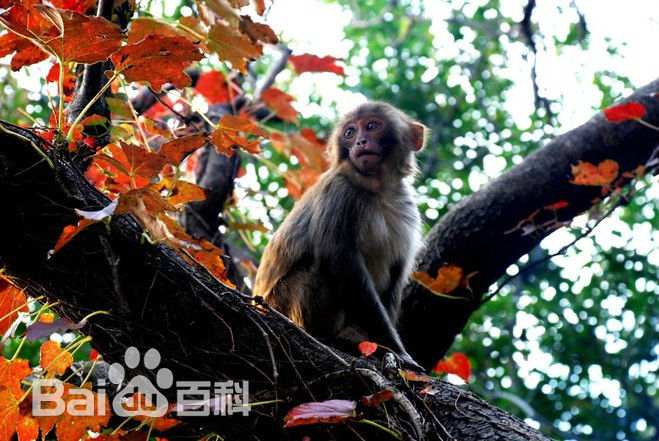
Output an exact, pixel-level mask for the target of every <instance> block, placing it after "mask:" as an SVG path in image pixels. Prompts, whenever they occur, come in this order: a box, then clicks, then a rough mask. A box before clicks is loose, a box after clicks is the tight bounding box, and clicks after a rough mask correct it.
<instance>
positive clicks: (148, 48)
mask: <svg viewBox="0 0 659 441" xmlns="http://www.w3.org/2000/svg"><path fill="white" fill-rule="evenodd" d="M110 58H111V59H112V62H113V63H114V67H115V69H116V70H117V71H119V70H120V71H121V72H122V73H123V75H124V77H126V80H128V81H147V82H149V84H151V87H152V88H153V89H154V90H156V91H159V90H160V89H161V88H162V86H163V85H164V84H165V83H171V84H172V85H173V86H174V87H176V88H178V89H183V88H184V87H187V86H189V85H190V77H189V76H188V74H187V73H185V72H183V69H185V68H186V67H188V66H189V65H190V63H192V62H194V61H199V60H201V59H202V58H203V56H202V55H201V53H199V50H198V49H197V46H195V44H193V43H192V42H191V41H190V40H188V39H187V38H185V37H165V36H162V35H147V36H146V37H144V39H142V40H140V41H138V42H137V43H133V44H129V45H126V46H122V47H121V48H120V49H119V50H118V51H117V52H115V53H114V54H113V55H112V57H110Z"/></svg>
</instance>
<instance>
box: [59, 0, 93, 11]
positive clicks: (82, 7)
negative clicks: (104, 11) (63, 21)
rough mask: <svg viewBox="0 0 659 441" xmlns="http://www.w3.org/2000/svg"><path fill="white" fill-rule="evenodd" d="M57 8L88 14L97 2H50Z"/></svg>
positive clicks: (78, 0)
mask: <svg viewBox="0 0 659 441" xmlns="http://www.w3.org/2000/svg"><path fill="white" fill-rule="evenodd" d="M50 3H52V4H53V6H55V7H56V8H62V9H71V10H73V11H76V12H81V13H84V12H87V11H89V10H90V9H92V8H93V7H94V6H95V5H96V0H50Z"/></svg>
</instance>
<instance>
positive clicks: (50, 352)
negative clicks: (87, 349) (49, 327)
mask: <svg viewBox="0 0 659 441" xmlns="http://www.w3.org/2000/svg"><path fill="white" fill-rule="evenodd" d="M39 353H40V355H41V357H40V359H39V364H40V365H41V367H42V368H43V370H44V371H45V372H46V373H52V374H58V375H62V374H63V373H64V372H66V370H67V369H68V368H70V367H71V366H72V365H73V355H71V353H70V352H68V351H66V350H64V349H62V348H61V347H60V345H59V343H57V342H56V341H53V340H48V341H47V342H45V343H44V344H42V345H41V348H40V349H39Z"/></svg>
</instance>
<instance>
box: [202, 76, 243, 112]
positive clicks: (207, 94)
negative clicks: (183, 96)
mask: <svg viewBox="0 0 659 441" xmlns="http://www.w3.org/2000/svg"><path fill="white" fill-rule="evenodd" d="M194 88H195V90H196V91H197V92H199V93H200V94H202V95H203V96H204V98H206V100H207V101H208V102H209V103H210V104H220V103H228V102H229V101H231V100H233V98H234V97H235V96H236V94H237V92H236V90H234V88H233V86H232V85H231V84H229V82H228V81H227V80H226V78H225V77H224V74H223V73H222V72H220V71H218V70H212V71H210V72H203V73H202V74H201V75H199V79H198V80H197V83H196V84H195V87H194Z"/></svg>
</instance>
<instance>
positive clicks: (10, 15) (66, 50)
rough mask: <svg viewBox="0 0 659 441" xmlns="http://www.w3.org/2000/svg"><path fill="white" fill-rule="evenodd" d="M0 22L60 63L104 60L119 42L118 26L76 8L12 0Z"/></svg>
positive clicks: (120, 36)
mask: <svg viewBox="0 0 659 441" xmlns="http://www.w3.org/2000/svg"><path fill="white" fill-rule="evenodd" d="M0 23H2V24H4V25H5V26H6V27H7V28H8V29H9V30H10V31H12V32H14V33H16V34H18V35H20V36H21V37H23V38H26V39H28V40H30V41H31V42H32V43H34V44H36V45H38V46H39V47H40V48H41V49H42V50H45V51H47V52H49V53H51V54H52V55H54V56H55V57H56V58H57V59H58V60H59V61H60V62H61V63H69V62H76V63H96V62H99V61H105V60H107V59H108V57H109V56H110V54H112V53H113V52H114V51H115V50H117V48H118V47H119V46H120V45H121V39H122V37H123V36H122V34H121V29H120V28H119V26H118V25H116V24H114V23H111V22H109V21H108V20H106V19H104V18H103V17H90V16H87V15H84V14H81V13H79V12H76V11H71V10H66V9H57V8H51V7H48V6H43V5H34V6H33V7H30V8H29V9H28V8H26V7H25V6H24V5H22V4H15V5H14V6H12V7H11V8H10V9H9V10H7V11H5V12H4V13H2V14H1V15H0Z"/></svg>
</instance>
